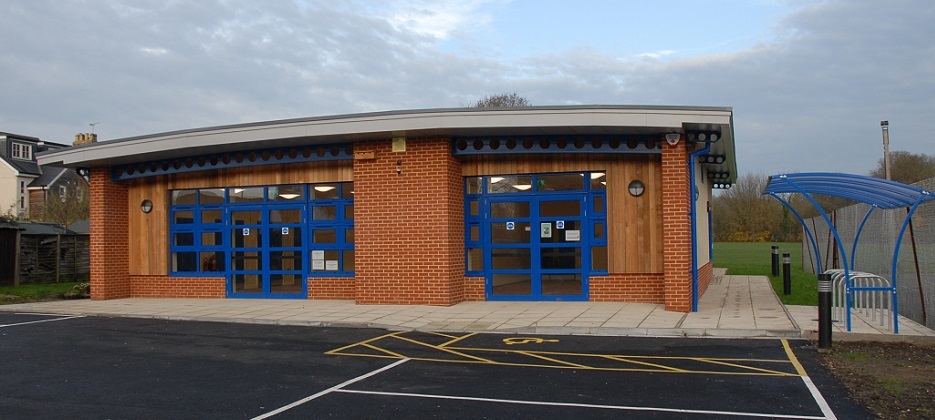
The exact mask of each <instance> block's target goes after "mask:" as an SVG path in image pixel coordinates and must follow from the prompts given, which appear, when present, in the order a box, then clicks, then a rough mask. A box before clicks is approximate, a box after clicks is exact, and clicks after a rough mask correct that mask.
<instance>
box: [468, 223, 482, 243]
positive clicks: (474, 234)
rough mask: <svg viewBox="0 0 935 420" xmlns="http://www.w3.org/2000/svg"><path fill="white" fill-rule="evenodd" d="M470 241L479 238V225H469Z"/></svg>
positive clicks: (475, 240)
mask: <svg viewBox="0 0 935 420" xmlns="http://www.w3.org/2000/svg"><path fill="white" fill-rule="evenodd" d="M469 240H470V241H473V242H477V241H479V240H480V226H477V225H473V226H471V236H470V239H469Z"/></svg>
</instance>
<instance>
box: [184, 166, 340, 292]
mask: <svg viewBox="0 0 935 420" xmlns="http://www.w3.org/2000/svg"><path fill="white" fill-rule="evenodd" d="M353 194H354V186H353V183H352V182H340V183H327V184H310V185H276V186H258V187H237V188H227V189H223V188H207V189H188V190H174V191H171V203H170V204H171V206H170V210H169V219H170V220H169V241H170V244H169V251H170V267H169V268H170V269H169V271H170V275H172V276H198V277H222V276H225V275H227V274H229V273H230V272H232V270H234V271H238V272H241V271H243V272H244V273H247V272H249V273H247V274H251V275H254V274H255V275H261V274H268V275H269V276H271V278H272V279H273V280H274V281H276V279H277V278H279V277H284V276H295V275H298V274H301V275H302V276H303V277H305V276H312V277H351V276H353V275H354V195H353ZM296 209H299V210H298V211H300V212H301V213H302V217H301V218H300V219H297V218H295V217H291V218H289V219H288V220H285V219H283V220H279V219H278V218H277V217H279V218H282V217H283V216H282V215H285V214H287V213H290V212H295V211H296ZM252 212H255V213H256V215H257V218H256V221H255V223H247V221H245V220H241V219H243V217H247V216H243V217H241V216H237V217H236V218H237V220H234V219H233V216H232V213H235V214H238V215H249V214H253V213H252ZM248 225H249V226H248ZM244 229H251V231H252V232H253V234H254V235H255V236H254V238H249V239H250V240H251V241H255V243H253V242H250V241H245V238H243V237H241V236H245V235H246V234H245V233H243V232H244ZM264 231H265V232H264ZM287 232H288V233H287ZM264 234H265V235H264ZM297 234H298V235H300V238H298V240H296V239H294V238H288V237H287V236H288V235H297ZM234 235H238V237H237V238H236V239H237V240H236V241H235V238H234ZM257 235H258V236H257ZM277 238H278V239H277ZM284 239H288V240H286V241H284ZM247 242H250V243H249V244H248V243H247ZM247 245H249V246H247ZM267 254H269V255H267ZM248 257H249V258H248ZM244 258H248V259H250V258H252V260H251V261H253V262H249V261H246V260H244ZM254 260H255V261H254ZM248 266H249V267H248ZM238 267H239V268H238ZM250 267H253V268H252V269H248V268H250ZM245 270H246V271H245ZM251 270H253V271H256V272H255V273H253V271H251Z"/></svg>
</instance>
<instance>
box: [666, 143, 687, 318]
mask: <svg viewBox="0 0 935 420" xmlns="http://www.w3.org/2000/svg"><path fill="white" fill-rule="evenodd" d="M687 162H688V152H687V151H686V149H685V141H684V140H683V141H680V142H679V143H678V144H677V145H675V146H669V145H668V144H663V145H662V226H663V228H662V229H663V233H662V238H663V244H664V245H663V262H662V266H663V273H664V274H665V305H666V310H667V311H676V312H688V311H690V310H691V296H692V290H691V226H690V224H689V219H688V217H689V216H688V213H689V210H690V206H689V201H688V195H689V193H688V185H689V184H688V166H687Z"/></svg>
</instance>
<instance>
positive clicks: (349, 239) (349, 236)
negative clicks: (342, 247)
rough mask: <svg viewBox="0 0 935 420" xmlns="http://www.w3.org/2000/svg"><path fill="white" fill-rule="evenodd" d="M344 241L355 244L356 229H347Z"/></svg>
mask: <svg viewBox="0 0 935 420" xmlns="http://www.w3.org/2000/svg"><path fill="white" fill-rule="evenodd" d="M344 243H346V244H353V243H354V229H345V230H344Z"/></svg>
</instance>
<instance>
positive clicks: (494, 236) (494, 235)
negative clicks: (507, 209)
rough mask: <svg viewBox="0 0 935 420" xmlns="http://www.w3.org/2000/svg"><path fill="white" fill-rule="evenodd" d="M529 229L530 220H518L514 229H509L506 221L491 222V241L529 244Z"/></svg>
mask: <svg viewBox="0 0 935 420" xmlns="http://www.w3.org/2000/svg"><path fill="white" fill-rule="evenodd" d="M529 231H530V227H529V222H516V223H515V224H514V227H513V230H507V224H506V223H491V224H490V242H491V243H495V244H524V243H525V244H528V243H529V238H530V233H529ZM537 233H538V231H537Z"/></svg>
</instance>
